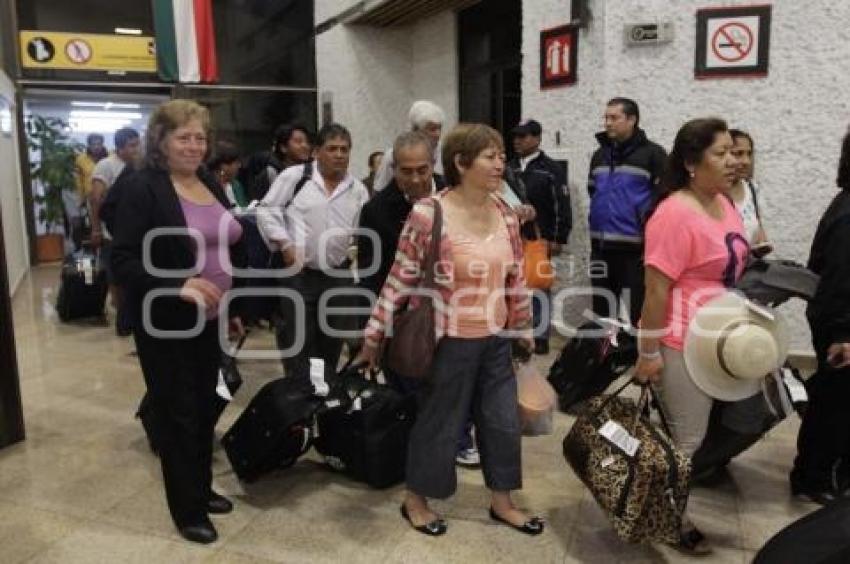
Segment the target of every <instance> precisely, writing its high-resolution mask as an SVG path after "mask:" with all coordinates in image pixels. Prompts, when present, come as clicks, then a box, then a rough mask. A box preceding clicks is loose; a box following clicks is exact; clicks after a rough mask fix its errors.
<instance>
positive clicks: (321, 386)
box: [310, 358, 331, 398]
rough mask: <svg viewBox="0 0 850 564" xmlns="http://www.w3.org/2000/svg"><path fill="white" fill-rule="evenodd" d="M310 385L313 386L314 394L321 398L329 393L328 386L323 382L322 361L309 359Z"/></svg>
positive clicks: (323, 367)
mask: <svg viewBox="0 0 850 564" xmlns="http://www.w3.org/2000/svg"><path fill="white" fill-rule="evenodd" d="M310 383H311V384H313V391H314V393H315V394H316V395H317V396H319V397H321V398H323V397H326V396H327V395H328V394H329V393H330V392H331V388H330V386H328V383H327V382H325V361H324V359H322V358H311V359H310Z"/></svg>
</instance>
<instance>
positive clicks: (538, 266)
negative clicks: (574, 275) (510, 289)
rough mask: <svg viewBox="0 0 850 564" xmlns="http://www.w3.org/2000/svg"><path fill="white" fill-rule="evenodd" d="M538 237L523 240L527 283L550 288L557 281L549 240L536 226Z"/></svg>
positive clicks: (538, 287) (533, 286)
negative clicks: (550, 256)
mask: <svg viewBox="0 0 850 564" xmlns="http://www.w3.org/2000/svg"><path fill="white" fill-rule="evenodd" d="M534 228H535V231H536V232H537V239H534V240H527V239H523V241H522V252H523V255H524V256H525V285H526V286H528V287H529V288H535V289H537V290H548V289H549V288H551V287H552V284H553V283H554V282H555V267H554V266H552V261H551V260H550V259H549V241H547V240H546V239H544V238H543V237H541V236H540V228H539V227H537V225H535V226H534Z"/></svg>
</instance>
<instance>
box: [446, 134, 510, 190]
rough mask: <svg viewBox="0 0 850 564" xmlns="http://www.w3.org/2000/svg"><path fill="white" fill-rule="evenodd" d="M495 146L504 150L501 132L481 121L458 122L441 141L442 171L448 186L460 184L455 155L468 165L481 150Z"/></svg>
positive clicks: (464, 164) (463, 163)
mask: <svg viewBox="0 0 850 564" xmlns="http://www.w3.org/2000/svg"><path fill="white" fill-rule="evenodd" d="M491 147H492V148H495V149H497V150H499V151H501V152H504V151H505V142H504V140H503V139H502V134H501V133H499V132H498V131H496V130H495V129H493V128H492V127H490V126H489V125H484V124H481V123H459V124H457V125H456V126H455V127H454V128H453V129H452V130H451V131H449V134H448V135H446V138H445V140H444V141H443V155H442V156H443V172H444V175H445V177H446V183H447V184H448V185H449V186H457V185H459V184H460V180H461V174H460V170H459V169H458V167H457V165H456V164H455V157H456V156H459V157H460V164H462V165H463V166H465V167H466V166H470V165H471V164H472V161H474V160H475V158H476V157H477V156H478V155H480V154H481V153H482V152H483V151H486V150H487V149H490V148H491Z"/></svg>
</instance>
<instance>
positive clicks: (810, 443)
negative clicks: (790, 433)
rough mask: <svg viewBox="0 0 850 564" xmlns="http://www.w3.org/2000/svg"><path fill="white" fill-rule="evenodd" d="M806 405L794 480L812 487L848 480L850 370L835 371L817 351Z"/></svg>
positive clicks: (849, 461) (824, 486) (849, 456)
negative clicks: (815, 367) (816, 365)
mask: <svg viewBox="0 0 850 564" xmlns="http://www.w3.org/2000/svg"><path fill="white" fill-rule="evenodd" d="M806 391H807V392H808V394H809V404H808V406H807V407H806V412H805V415H804V416H803V423H802V424H801V425H800V432H799V434H798V435H797V458H796V459H795V461H794V475H795V476H794V477H795V479H798V480H800V481H801V482H802V483H804V484H806V485H809V486H812V487H814V488H829V487H831V486H833V482H832V480H833V471H834V470H838V471H839V472H841V475H840V476H836V478H837V479H838V481H839V482H844V481H846V480H848V478H850V475H848V470H847V469H848V468H850V405H848V403H850V368H842V369H840V370H836V369H834V368H832V367H831V366H829V364H828V363H827V362H826V351H825V350H818V370H817V372H816V373H815V375H814V376H812V377H811V378H810V379H809V380H808V381H807V382H806Z"/></svg>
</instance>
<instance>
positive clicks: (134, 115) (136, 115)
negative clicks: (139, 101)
mask: <svg viewBox="0 0 850 564" xmlns="http://www.w3.org/2000/svg"><path fill="white" fill-rule="evenodd" d="M69 115H70V117H72V118H95V119H142V114H141V113H140V112H105V111H100V110H71V113H70V114H69Z"/></svg>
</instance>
